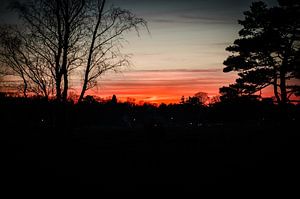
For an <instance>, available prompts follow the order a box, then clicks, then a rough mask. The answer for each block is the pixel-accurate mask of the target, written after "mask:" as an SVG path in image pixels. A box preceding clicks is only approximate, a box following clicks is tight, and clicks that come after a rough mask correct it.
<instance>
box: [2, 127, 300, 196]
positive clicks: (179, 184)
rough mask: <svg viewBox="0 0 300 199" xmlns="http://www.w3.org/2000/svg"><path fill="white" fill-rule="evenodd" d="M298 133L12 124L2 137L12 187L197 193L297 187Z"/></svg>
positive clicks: (5, 167) (8, 183)
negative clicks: (215, 188)
mask: <svg viewBox="0 0 300 199" xmlns="http://www.w3.org/2000/svg"><path fill="white" fill-rule="evenodd" d="M297 127H298V125H297V124H296V123H294V124H290V123H289V124H282V125H278V124H266V125H253V124H226V125H212V126H209V125H208V126H205V127H199V128H173V129H172V128H151V129H146V128H136V129H110V130H109V129H101V128H92V127H89V128H77V129H75V128H74V129H72V128H70V127H69V129H66V130H62V129H60V130H58V129H51V128H27V129H26V127H18V126H11V127H8V128H7V129H6V130H4V131H2V133H1V137H2V138H1V148H2V157H1V162H2V163H1V164H2V172H1V173H2V177H1V181H2V182H3V183H4V184H6V186H8V187H23V186H25V185H26V186H31V187H37V186H38V187H47V186H49V185H50V186H51V185H54V186H60V185H61V186H66V185H67V186H70V185H81V184H88V185H89V184H97V185H98V184H99V185H101V186H99V187H101V188H103V189H104V190H106V191H136V190H138V191H140V190H148V189H151V190H153V189H156V190H177V191H178V190H183V191H197V190H199V188H200V187H201V186H202V185H204V184H213V185H221V186H235V187H236V186H245V187H247V186H249V185H251V186H252V185H254V186H276V187H277V186H278V187H282V186H297V184H298V180H299V176H300V175H299V164H298V160H299V151H300V150H299V132H298V129H297Z"/></svg>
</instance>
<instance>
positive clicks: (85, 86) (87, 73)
mask: <svg viewBox="0 0 300 199" xmlns="http://www.w3.org/2000/svg"><path fill="white" fill-rule="evenodd" d="M104 5H105V0H102V1H101V4H100V1H98V10H99V15H98V20H97V23H96V26H95V29H94V31H93V37H92V42H91V46H90V49H89V56H88V61H87V65H86V70H85V74H84V81H83V85H82V89H81V93H80V96H79V99H78V102H81V101H82V100H83V97H84V94H85V91H86V90H87V84H88V81H89V73H90V68H91V63H92V55H93V52H94V50H93V49H94V46H95V42H96V37H97V33H98V28H99V25H100V23H101V17H102V13H103V9H104Z"/></svg>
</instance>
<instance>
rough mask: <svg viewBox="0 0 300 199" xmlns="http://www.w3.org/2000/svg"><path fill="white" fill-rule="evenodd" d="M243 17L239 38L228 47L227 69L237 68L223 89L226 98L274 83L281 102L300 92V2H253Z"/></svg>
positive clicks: (246, 93) (283, 102) (225, 70)
mask: <svg viewBox="0 0 300 199" xmlns="http://www.w3.org/2000/svg"><path fill="white" fill-rule="evenodd" d="M244 15H245V18H244V19H243V20H239V21H238V22H239V24H240V25H242V26H243V28H242V29H241V30H240V31H239V38H238V39H236V40H235V41H234V44H233V45H231V46H229V47H227V48H226V50H227V51H229V52H231V53H232V55H231V56H229V57H228V58H227V59H226V60H225V61H224V65H225V68H224V70H223V71H224V72H231V71H236V72H238V76H239V78H238V79H237V80H236V82H235V84H232V85H230V86H229V87H223V88H221V89H220V92H221V94H223V96H224V98H226V97H227V98H228V97H229V98H230V97H233V96H241V95H252V94H254V93H256V92H257V91H261V90H262V89H264V88H266V87H269V86H272V87H273V91H274V96H275V98H276V101H277V103H278V104H286V103H288V102H289V101H290V98H291V96H293V95H299V88H300V87H299V78H300V75H299V74H300V73H299V69H300V67H299V60H300V3H299V2H298V1H279V5H278V6H275V7H271V8H268V7H267V5H266V4H265V3H264V2H261V1H259V2H254V3H252V5H251V7H250V10H249V11H246V12H244Z"/></svg>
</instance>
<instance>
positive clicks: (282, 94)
mask: <svg viewBox="0 0 300 199" xmlns="http://www.w3.org/2000/svg"><path fill="white" fill-rule="evenodd" d="M285 67H286V65H285V61H283V64H282V66H281V67H280V85H279V87H280V97H281V105H283V106H285V105H286V104H287V91H286V68H285Z"/></svg>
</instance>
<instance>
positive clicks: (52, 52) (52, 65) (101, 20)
mask: <svg viewBox="0 0 300 199" xmlns="http://www.w3.org/2000/svg"><path fill="white" fill-rule="evenodd" d="M105 5H106V1H105V0H28V1H24V2H22V3H21V2H18V1H16V2H14V3H13V4H12V5H11V8H12V9H13V10H14V11H16V12H17V13H18V14H19V16H20V20H21V22H22V25H19V26H18V27H17V28H15V29H11V30H15V32H14V35H16V38H17V39H18V40H17V41H20V42H18V45H20V47H18V48H17V49H14V52H13V53H8V51H6V55H10V57H9V59H12V60H14V61H15V62H16V61H18V62H20V57H15V56H14V55H15V54H16V53H19V52H18V49H22V50H21V52H22V53H23V54H22V59H24V60H26V64H24V65H22V66H26V68H28V67H29V66H31V65H32V66H36V65H38V67H39V68H40V70H39V71H38V72H40V73H41V72H43V74H42V73H41V74H40V75H41V76H42V77H44V79H43V81H44V80H45V81H46V83H47V84H50V83H49V82H51V83H52V82H54V84H55V86H54V88H51V90H52V91H54V92H55V93H56V98H57V99H58V100H59V101H60V100H62V101H66V100H67V97H68V96H67V95H68V89H69V79H70V75H71V73H72V72H73V71H74V70H76V71H77V74H78V70H82V68H80V67H84V78H83V80H84V81H83V86H82V91H81V95H80V97H79V101H80V100H82V99H83V97H84V93H85V91H86V90H88V89H89V88H92V87H93V86H95V85H96V82H97V78H98V77H99V76H100V75H102V74H103V73H104V72H106V71H108V70H118V69H119V68H120V67H121V66H124V65H128V63H129V62H128V56H126V55H122V54H121V53H120V47H121V44H122V42H121V40H122V35H123V34H124V33H125V32H126V31H130V30H132V29H135V30H138V27H139V26H140V25H146V22H145V21H144V20H143V19H141V18H137V17H136V16H135V15H134V14H132V13H131V12H130V11H128V10H124V9H121V8H116V7H113V6H111V7H108V6H107V8H105V7H104V6H105ZM22 61H23V60H22ZM9 66H12V64H10V65H9ZM21 69H22V72H23V70H24V69H23V68H21ZM45 77H47V78H50V80H48V79H46V78H45ZM24 85H26V84H25V83H24ZM24 87H25V86H24Z"/></svg>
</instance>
